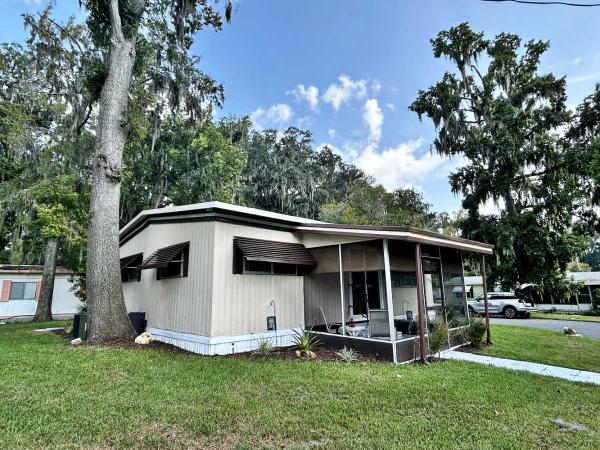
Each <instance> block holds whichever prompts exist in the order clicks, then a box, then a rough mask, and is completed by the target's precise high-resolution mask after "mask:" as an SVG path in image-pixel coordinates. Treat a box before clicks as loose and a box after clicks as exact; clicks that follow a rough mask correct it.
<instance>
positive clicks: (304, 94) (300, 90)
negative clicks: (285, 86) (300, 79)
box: [287, 84, 319, 111]
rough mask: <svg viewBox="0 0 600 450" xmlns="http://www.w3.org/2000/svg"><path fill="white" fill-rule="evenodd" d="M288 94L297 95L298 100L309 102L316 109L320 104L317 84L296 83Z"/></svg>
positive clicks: (311, 107)
mask: <svg viewBox="0 0 600 450" xmlns="http://www.w3.org/2000/svg"><path fill="white" fill-rule="evenodd" d="M287 94H291V95H293V96H294V97H296V101H298V102H300V101H302V100H304V101H306V102H308V104H309V105H310V109H312V110H313V111H316V109H317V107H318V106H319V89H318V88H317V87H316V86H308V87H306V86H304V85H303V84H298V85H296V88H295V89H293V90H291V91H288V92H287Z"/></svg>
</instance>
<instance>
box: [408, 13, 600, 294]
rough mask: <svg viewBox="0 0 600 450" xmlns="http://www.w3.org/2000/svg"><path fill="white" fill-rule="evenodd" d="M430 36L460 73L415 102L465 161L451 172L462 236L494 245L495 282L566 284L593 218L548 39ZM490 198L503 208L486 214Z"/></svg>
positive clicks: (583, 164)
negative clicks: (547, 69) (546, 58)
mask: <svg viewBox="0 0 600 450" xmlns="http://www.w3.org/2000/svg"><path fill="white" fill-rule="evenodd" d="M431 43H432V47H433V53H434V56H435V57H437V58H440V57H445V58H447V59H448V60H449V61H450V62H451V63H452V64H453V65H454V67H455V69H456V71H455V72H447V73H445V74H444V75H443V76H442V79H441V81H439V82H438V83H436V84H435V85H433V86H431V87H430V88H429V89H427V90H422V91H419V94H418V96H417V98H416V100H415V101H414V102H413V103H412V105H411V106H410V109H411V110H412V111H414V112H416V113H417V114H418V116H419V118H423V117H428V118H430V119H431V120H432V122H433V123H434V125H435V126H436V129H437V137H436V139H435V141H434V144H433V146H434V148H435V150H436V151H437V152H438V153H440V154H442V155H463V156H464V157H466V159H467V164H466V165H465V166H464V167H462V168H461V169H459V170H457V171H456V172H454V173H452V174H451V175H450V184H451V187H452V190H453V191H454V192H457V193H461V194H462V195H463V198H464V200H463V207H464V208H465V209H466V211H467V217H465V219H464V220H463V221H462V222H461V224H460V226H461V229H462V231H463V233H464V235H465V237H468V238H473V239H477V240H481V241H484V242H489V243H492V244H494V245H495V253H496V258H495V260H493V261H492V268H491V269H492V270H491V273H490V278H491V282H492V283H494V282H496V281H499V282H501V283H502V284H503V285H504V286H505V287H506V288H510V287H514V286H515V285H517V284H519V283H524V282H529V283H537V284H539V285H540V286H544V287H547V288H553V290H554V292H566V291H565V289H566V283H567V282H566V279H565V277H564V272H565V270H566V267H567V264H568V263H569V261H572V260H574V259H575V258H576V257H578V256H579V255H580V254H581V253H582V252H583V251H584V249H585V248H586V246H587V242H588V238H589V235H590V234H591V232H592V230H593V226H594V225H595V221H596V218H595V216H594V214H593V213H592V208H591V206H592V202H593V200H594V199H593V198H592V197H591V196H590V195H589V194H590V192H592V190H593V180H592V179H591V177H590V168H589V161H590V159H588V158H586V157H585V156H584V155H583V154H582V153H581V149H580V148H579V147H578V146H574V145H573V144H572V142H571V141H570V139H569V138H568V134H567V135H565V129H568V128H569V127H570V126H571V119H572V117H571V113H570V112H569V111H568V109H567V107H566V104H565V100H566V93H565V79H564V78H557V77H555V76H554V75H553V74H549V73H548V74H542V73H539V64H540V59H541V57H542V55H543V54H544V52H545V51H546V50H547V49H548V47H549V44H548V43H547V42H542V41H529V42H526V43H524V44H523V43H522V42H521V39H520V38H519V37H518V36H517V35H514V34H508V33H501V34H499V35H498V36H496V37H495V38H494V39H486V38H485V36H484V34H483V33H477V32H474V31H473V30H472V29H471V28H470V27H469V25H468V24H466V23H463V24H461V25H459V26H457V27H454V28H451V29H449V30H447V31H442V32H440V33H439V34H438V36H437V37H436V38H435V39H432V41H431ZM582 156H583V157H582ZM486 201H495V202H498V203H499V204H500V205H501V206H502V210H501V212H500V213H499V214H498V215H491V216H483V215H481V214H480V213H479V207H480V206H481V205H482V204H483V203H485V202H486ZM559 295H562V294H559Z"/></svg>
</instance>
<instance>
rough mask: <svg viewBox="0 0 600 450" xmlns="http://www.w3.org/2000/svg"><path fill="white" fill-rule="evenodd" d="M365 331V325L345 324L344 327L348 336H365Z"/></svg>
mask: <svg viewBox="0 0 600 450" xmlns="http://www.w3.org/2000/svg"><path fill="white" fill-rule="evenodd" d="M366 331H367V327H361V326H347V327H346V332H347V333H348V334H349V335H350V336H365V333H366Z"/></svg>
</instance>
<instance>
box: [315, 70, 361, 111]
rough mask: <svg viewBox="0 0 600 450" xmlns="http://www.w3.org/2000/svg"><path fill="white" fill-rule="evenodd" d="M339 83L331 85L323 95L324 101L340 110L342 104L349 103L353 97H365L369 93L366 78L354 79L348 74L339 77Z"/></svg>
mask: <svg viewBox="0 0 600 450" xmlns="http://www.w3.org/2000/svg"><path fill="white" fill-rule="evenodd" d="M338 80H339V82H340V83H339V84H335V83H332V84H330V85H329V87H328V88H327V90H326V91H325V93H324V94H323V96H322V97H321V98H322V99H323V101H324V102H327V103H330V104H331V106H333V109H334V110H336V111H338V110H339V109H340V106H342V104H344V103H348V102H349V101H350V100H351V99H353V98H363V97H364V96H365V95H367V82H366V81H365V80H358V81H353V80H352V79H351V78H350V77H349V76H348V75H340V76H339V77H338Z"/></svg>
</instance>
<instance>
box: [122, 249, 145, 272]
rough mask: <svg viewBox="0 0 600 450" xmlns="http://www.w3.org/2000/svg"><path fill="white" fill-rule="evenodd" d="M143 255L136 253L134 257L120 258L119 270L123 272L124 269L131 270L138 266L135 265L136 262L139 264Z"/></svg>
mask: <svg viewBox="0 0 600 450" xmlns="http://www.w3.org/2000/svg"><path fill="white" fill-rule="evenodd" d="M143 255H144V254H143V253H137V254H135V255H130V256H125V257H124V258H121V270H123V269H125V268H133V267H137V266H139V263H138V264H135V263H136V262H137V261H138V260H139V262H140V263H141V262H142V261H141V260H142V257H143Z"/></svg>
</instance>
